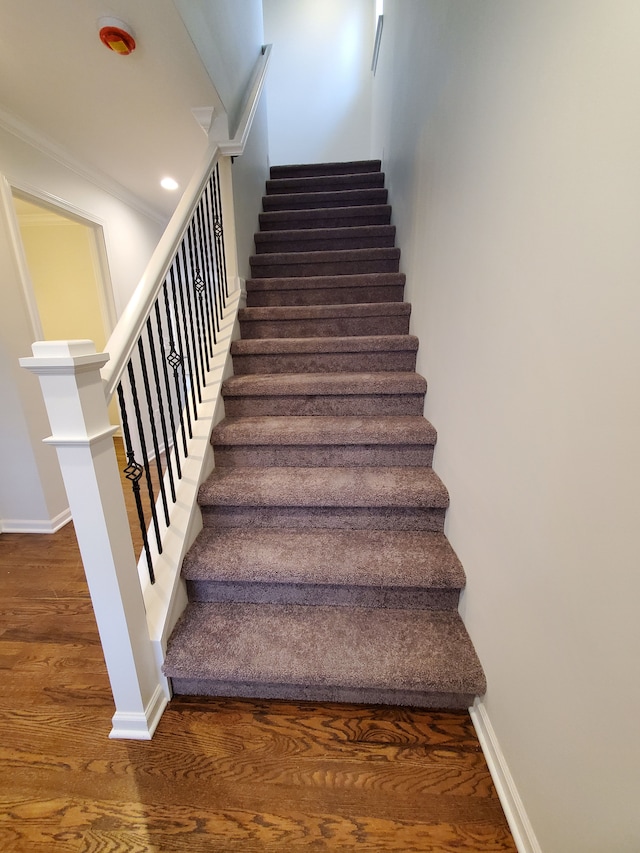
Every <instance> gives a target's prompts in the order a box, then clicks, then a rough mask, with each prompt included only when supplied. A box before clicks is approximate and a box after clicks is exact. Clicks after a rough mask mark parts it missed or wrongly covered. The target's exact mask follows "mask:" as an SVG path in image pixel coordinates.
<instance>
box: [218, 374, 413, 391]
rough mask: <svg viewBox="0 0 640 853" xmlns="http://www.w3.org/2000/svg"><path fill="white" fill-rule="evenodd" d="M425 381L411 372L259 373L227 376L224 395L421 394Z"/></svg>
mask: <svg viewBox="0 0 640 853" xmlns="http://www.w3.org/2000/svg"><path fill="white" fill-rule="evenodd" d="M426 390H427V382H426V380H425V379H424V377H422V376H420V374H418V373H414V372H404V371H398V372H397V373H391V372H388V373H387V372H380V373H262V374H257V373H256V374H248V375H246V376H230V377H229V378H228V379H226V380H225V381H224V383H223V385H222V393H223V396H237V395H243V396H244V395H251V396H267V395H268V396H270V395H273V394H279V395H285V394H286V395H289V394H306V395H309V394H324V395H326V394H335V395H342V394H350V393H352V394H360V395H362V394H368V395H379V394H424V393H425V392H426Z"/></svg>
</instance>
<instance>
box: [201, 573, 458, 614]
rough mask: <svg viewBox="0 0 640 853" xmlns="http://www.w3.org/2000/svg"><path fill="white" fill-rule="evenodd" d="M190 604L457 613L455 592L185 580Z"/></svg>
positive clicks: (454, 590) (456, 594) (412, 588)
mask: <svg viewBox="0 0 640 853" xmlns="http://www.w3.org/2000/svg"><path fill="white" fill-rule="evenodd" d="M187 593H188V596H189V600H190V601H217V602H222V601H234V602H243V603H247V604H265V603H266V604H303V605H316V606H322V605H329V606H337V607H390V608H398V607H401V608H407V609H410V610H457V609H458V604H459V600H460V590H458V589H433V588H432V589H416V588H414V587H408V588H403V587H402V588H396V589H394V588H393V587H377V586H376V587H367V586H365V587H359V586H332V585H329V584H291V583H289V584H287V583H256V582H255V581H252V582H251V583H233V582H230V581H229V582H223V581H191V580H188V581H187Z"/></svg>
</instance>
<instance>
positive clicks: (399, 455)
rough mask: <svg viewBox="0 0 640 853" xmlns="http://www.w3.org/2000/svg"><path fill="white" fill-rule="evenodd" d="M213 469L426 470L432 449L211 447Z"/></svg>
mask: <svg viewBox="0 0 640 853" xmlns="http://www.w3.org/2000/svg"><path fill="white" fill-rule="evenodd" d="M213 449H214V454H215V460H216V466H217V467H219V468H228V467H233V466H239V467H242V468H253V467H259V468H269V467H274V468H296V467H302V468H313V467H320V466H323V465H328V466H333V467H342V468H359V467H362V466H364V467H374V466H377V465H381V466H387V467H393V468H405V467H408V468H411V467H419V466H424V467H430V466H431V463H432V461H433V446H432V445H419V444H416V445H414V444H404V445H401V446H400V447H398V446H394V445H381V444H371V445H327V444H322V445H312V446H309V445H289V446H286V445H282V446H281V445H231V446H230V445H222V446H221V445H214V448H213Z"/></svg>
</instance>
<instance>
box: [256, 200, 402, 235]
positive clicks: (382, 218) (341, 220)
mask: <svg viewBox="0 0 640 853" xmlns="http://www.w3.org/2000/svg"><path fill="white" fill-rule="evenodd" d="M259 219H260V230H261V231H263V232H264V231H269V232H272V231H298V230H300V229H302V228H358V227H361V226H364V225H389V223H390V222H391V206H390V205H387V204H379V205H358V206H356V207H336V208H321V209H315V208H312V209H308V210H297V211H295V210H293V211H289V210H282V211H270V212H267V213H261V214H260V216H259Z"/></svg>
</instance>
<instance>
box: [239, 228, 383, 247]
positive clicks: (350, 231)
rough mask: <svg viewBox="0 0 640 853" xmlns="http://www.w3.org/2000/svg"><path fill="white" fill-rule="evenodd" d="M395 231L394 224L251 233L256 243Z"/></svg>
mask: <svg viewBox="0 0 640 853" xmlns="http://www.w3.org/2000/svg"><path fill="white" fill-rule="evenodd" d="M395 233H396V227H395V225H347V226H341V227H338V228H287V229H282V230H281V231H258V232H257V233H256V234H254V235H253V239H254V240H255V242H256V243H279V242H281V241H282V240H295V239H297V238H299V239H301V240H313V239H318V240H321V239H326V238H328V237H331V238H337V239H343V238H347V237H364V236H367V237H388V236H389V235H394V234H395Z"/></svg>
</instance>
